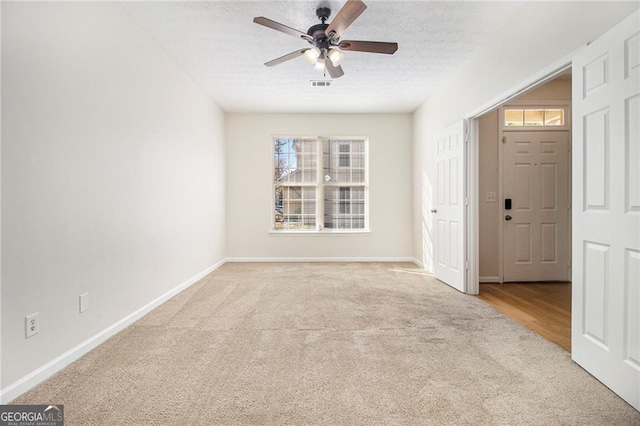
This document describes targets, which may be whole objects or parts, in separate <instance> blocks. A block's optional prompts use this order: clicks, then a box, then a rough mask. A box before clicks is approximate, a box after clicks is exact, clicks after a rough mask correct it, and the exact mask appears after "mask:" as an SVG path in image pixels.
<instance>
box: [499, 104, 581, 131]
mask: <svg viewBox="0 0 640 426" xmlns="http://www.w3.org/2000/svg"><path fill="white" fill-rule="evenodd" d="M570 106H571V104H570V101H520V102H518V101H515V102H510V103H509V104H506V105H503V106H501V107H500V108H499V114H498V124H499V127H500V129H502V130H501V131H536V130H541V131H549V130H551V131H554V130H571V107H570ZM510 109H521V110H523V111H524V110H555V109H561V110H563V111H564V124H563V125H562V126H557V125H553V126H549V125H541V126H525V125H522V126H507V125H506V124H505V114H506V111H507V110H510Z"/></svg>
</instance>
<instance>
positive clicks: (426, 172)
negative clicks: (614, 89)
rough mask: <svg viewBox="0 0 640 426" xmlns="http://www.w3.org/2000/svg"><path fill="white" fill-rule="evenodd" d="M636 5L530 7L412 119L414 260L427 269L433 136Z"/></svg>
mask: <svg viewBox="0 0 640 426" xmlns="http://www.w3.org/2000/svg"><path fill="white" fill-rule="evenodd" d="M638 7H639V4H638V3H637V2H530V3H527V4H526V5H525V6H524V7H523V8H522V10H521V11H520V12H519V13H518V14H516V15H515V16H514V18H513V19H512V20H511V21H510V22H509V23H508V24H507V25H506V26H505V27H504V28H503V29H501V30H500V31H499V32H498V33H497V34H496V36H495V37H494V38H493V39H491V40H490V41H489V42H488V43H487V44H486V45H485V46H483V47H482V48H480V49H479V50H478V52H476V53H475V54H474V56H473V58H472V59H471V60H470V61H469V62H468V63H467V64H466V65H465V66H464V67H462V68H461V69H460V70H459V71H458V72H457V73H456V74H454V75H453V76H452V78H451V79H450V80H449V81H448V82H447V83H446V84H444V85H443V86H442V87H441V88H440V89H439V90H438V91H437V92H436V93H435V94H434V95H432V96H431V97H430V98H429V99H428V100H427V101H426V102H425V103H424V104H423V105H422V106H421V107H420V108H418V109H417V110H416V111H415V112H414V114H413V117H414V142H413V152H414V161H413V181H414V184H413V188H414V192H413V208H414V216H413V220H414V229H415V232H414V240H413V253H414V257H416V258H417V259H419V260H421V261H423V262H424V264H425V267H426V268H427V269H429V270H432V268H433V265H432V260H433V259H432V255H431V252H430V248H431V245H432V241H431V234H430V230H431V213H429V210H430V209H431V207H432V206H431V205H432V195H433V194H432V191H431V189H430V188H432V187H433V184H434V182H435V170H436V167H435V166H436V165H435V162H434V158H435V144H434V135H435V134H436V133H437V132H438V131H440V129H443V128H444V127H446V126H447V125H449V124H451V123H453V122H455V121H457V120H460V119H462V118H465V117H467V116H468V115H469V114H471V113H473V112H475V111H476V110H477V109H478V108H480V107H481V106H483V105H486V104H487V103H488V102H491V101H492V100H494V99H495V98H496V97H498V96H500V95H503V94H506V93H507V92H508V91H510V90H511V89H513V88H514V87H518V86H520V85H521V84H522V82H524V81H526V80H527V79H529V78H530V77H531V76H532V75H534V74H536V73H537V72H539V71H540V70H542V69H544V68H546V67H548V66H550V65H551V64H553V63H555V62H556V61H559V60H561V59H562V58H564V57H566V56H567V55H570V54H571V53H572V52H574V51H575V50H576V49H578V48H580V47H582V46H584V45H585V44H586V43H588V42H590V41H592V40H594V39H596V38H597V37H598V36H600V35H601V34H603V33H605V32H606V31H607V30H608V29H609V28H611V27H613V26H614V25H615V24H617V23H618V22H620V21H622V20H623V19H624V18H625V17H627V16H628V15H630V14H631V13H632V12H633V11H635V10H636V9H638Z"/></svg>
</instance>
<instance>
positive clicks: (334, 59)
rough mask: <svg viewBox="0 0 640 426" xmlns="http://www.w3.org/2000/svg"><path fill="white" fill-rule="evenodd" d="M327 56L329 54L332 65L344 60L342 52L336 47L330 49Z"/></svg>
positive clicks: (337, 64) (335, 65)
mask: <svg viewBox="0 0 640 426" xmlns="http://www.w3.org/2000/svg"><path fill="white" fill-rule="evenodd" d="M327 56H329V59H330V60H331V63H332V64H333V66H334V67H337V66H339V65H340V64H341V63H342V61H344V53H342V52H341V51H339V50H338V49H330V50H329V53H328V54H327Z"/></svg>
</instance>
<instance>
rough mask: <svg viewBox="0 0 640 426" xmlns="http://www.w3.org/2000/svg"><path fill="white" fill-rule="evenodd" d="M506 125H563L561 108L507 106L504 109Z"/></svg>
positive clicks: (562, 110)
mask: <svg viewBox="0 0 640 426" xmlns="http://www.w3.org/2000/svg"><path fill="white" fill-rule="evenodd" d="M504 125H505V126H506V127H524V126H564V109H563V108H554V109H547V108H544V109H543V108H507V109H505V110H504Z"/></svg>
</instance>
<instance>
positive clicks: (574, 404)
mask: <svg viewBox="0 0 640 426" xmlns="http://www.w3.org/2000/svg"><path fill="white" fill-rule="evenodd" d="M14 402H15V403H20V404H26V403H38V404H44V403H58V404H60V403H61V404H64V406H65V416H66V419H67V424H68V425H155V424H157V425H161V424H171V425H213V424H320V423H324V424H336V425H345V424H366V425H370V424H416V425H417V424H421V425H424V424H434V425H443V424H456V425H457V424H482V425H491V424H496V425H502V424H508V425H523V424H524V425H529V424H531V425H533V424H537V425H556V424H576V425H584V424H587V425H632V424H633V425H638V424H640V413H638V412H637V411H635V410H634V409H633V408H631V407H630V406H629V405H627V404H626V403H625V402H624V401H622V400H621V399H620V398H618V397H617V396H616V395H615V394H613V393H612V392H611V391H609V390H608V389H607V388H606V387H605V386H603V385H602V384H600V383H599V382H598V381H597V380H595V379H594V378H592V377H591V376H590V375H589V374H587V373H586V372H585V371H583V370H582V369H581V368H580V367H578V366H577V365H576V364H574V363H573V362H572V361H571V357H570V355H569V354H568V353H567V352H565V351H563V350H562V349H560V348H559V347H557V346H556V345H554V344H553V343H550V342H548V341H546V340H544V339H543V338H541V337H539V336H537V335H535V334H533V333H532V332H530V331H528V330H526V329H525V328H523V327H521V326H520V325H518V324H516V323H514V322H512V321H511V320H509V319H507V318H505V317H504V316H502V315H501V314H499V313H498V312H496V311H494V310H493V309H492V308H491V307H489V306H488V305H485V304H484V303H483V302H481V301H480V300H477V299H476V298H474V297H472V296H465V295H463V294H460V293H458V292H456V291H455V290H452V289H450V288H448V287H447V286H445V285H444V284H441V283H439V282H437V281H436V280H434V279H433V278H431V277H428V276H425V275H423V274H421V273H420V270H418V269H416V268H415V267H414V266H413V265H411V264H384V263H377V264H227V265H225V266H223V267H222V268H220V269H219V270H218V271H216V272H214V273H212V274H210V275H209V276H207V277H206V278H205V279H203V280H202V281H201V282H199V283H197V284H195V285H194V286H192V287H191V288H190V289H188V290H186V291H185V292H183V293H182V294H180V295H178V296H176V297H175V298H174V299H172V300H170V301H169V302H167V303H165V304H164V305H162V306H161V307H159V308H158V309H156V310H155V311H154V312H152V313H150V314H149V315H147V316H146V317H144V318H143V319H141V320H140V321H138V322H137V323H136V324H134V325H133V326H131V327H129V328H127V329H126V330H124V331H123V332H121V333H120V334H118V335H117V336H115V337H114V338H112V339H110V340H108V341H107V342H106V343H105V344H104V345H102V346H100V347H99V348H97V349H96V350H94V351H92V352H91V353H89V354H88V355H86V356H85V357H84V358H82V359H80V360H79V361H77V362H75V363H74V364H72V365H70V366H69V367H68V368H66V369H65V370H63V371H62V372H60V373H59V374H57V375H56V376H54V377H52V378H51V379H50V380H48V381H46V382H45V383H43V384H41V385H40V386H38V387H37V388H35V389H33V390H32V391H30V392H28V393H27V394H25V395H23V396H22V397H20V398H18V399H17V400H16V401H14Z"/></svg>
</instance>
